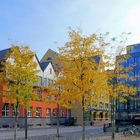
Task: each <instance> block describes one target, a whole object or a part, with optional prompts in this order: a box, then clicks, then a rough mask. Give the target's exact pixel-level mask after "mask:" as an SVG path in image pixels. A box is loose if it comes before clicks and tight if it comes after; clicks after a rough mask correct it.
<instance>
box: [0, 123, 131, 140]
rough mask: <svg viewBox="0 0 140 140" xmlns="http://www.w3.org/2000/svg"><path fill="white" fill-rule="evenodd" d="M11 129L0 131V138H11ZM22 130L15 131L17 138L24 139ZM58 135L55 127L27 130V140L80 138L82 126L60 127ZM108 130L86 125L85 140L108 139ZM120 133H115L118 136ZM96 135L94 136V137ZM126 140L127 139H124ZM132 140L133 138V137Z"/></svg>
mask: <svg viewBox="0 0 140 140" xmlns="http://www.w3.org/2000/svg"><path fill="white" fill-rule="evenodd" d="M13 134H14V132H13V130H10V131H0V140H12V139H13ZM24 135H25V134H24V130H23V129H20V130H18V133H17V138H18V140H25V139H24ZM60 135H61V136H60V137H59V138H58V137H56V128H45V129H44V128H40V129H39V128H37V129H29V130H28V140H81V139H82V138H81V137H82V127H81V126H72V127H61V128H60ZM110 135H111V133H110V132H107V133H104V132H103V127H102V126H95V127H93V126H86V137H87V140H109V139H110ZM119 135H120V134H117V136H119ZM95 137H96V138H95ZM124 140H128V139H124ZM133 140H134V139H133Z"/></svg>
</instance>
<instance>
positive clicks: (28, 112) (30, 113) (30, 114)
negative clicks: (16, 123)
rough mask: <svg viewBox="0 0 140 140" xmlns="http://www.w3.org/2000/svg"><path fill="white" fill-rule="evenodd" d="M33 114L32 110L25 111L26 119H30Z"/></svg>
mask: <svg viewBox="0 0 140 140" xmlns="http://www.w3.org/2000/svg"><path fill="white" fill-rule="evenodd" d="M32 116H33V113H32V108H30V109H28V111H27V117H32Z"/></svg>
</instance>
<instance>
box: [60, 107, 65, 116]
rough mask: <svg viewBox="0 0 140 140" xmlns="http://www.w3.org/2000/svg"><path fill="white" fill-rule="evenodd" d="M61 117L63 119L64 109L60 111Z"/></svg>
mask: <svg viewBox="0 0 140 140" xmlns="http://www.w3.org/2000/svg"><path fill="white" fill-rule="evenodd" d="M61 117H65V112H64V109H61Z"/></svg>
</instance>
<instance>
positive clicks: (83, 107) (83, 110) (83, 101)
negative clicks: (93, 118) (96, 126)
mask: <svg viewBox="0 0 140 140" xmlns="http://www.w3.org/2000/svg"><path fill="white" fill-rule="evenodd" d="M82 113H83V125H82V126H83V133H82V134H83V135H82V140H85V97H84V96H83V98H82Z"/></svg>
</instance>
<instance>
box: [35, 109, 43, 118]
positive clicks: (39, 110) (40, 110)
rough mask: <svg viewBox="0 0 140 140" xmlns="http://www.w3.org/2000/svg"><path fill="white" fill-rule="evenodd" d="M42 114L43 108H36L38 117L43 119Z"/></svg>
mask: <svg viewBox="0 0 140 140" xmlns="http://www.w3.org/2000/svg"><path fill="white" fill-rule="evenodd" d="M41 113H42V109H41V107H37V108H36V117H41ZM38 114H40V115H38Z"/></svg>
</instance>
